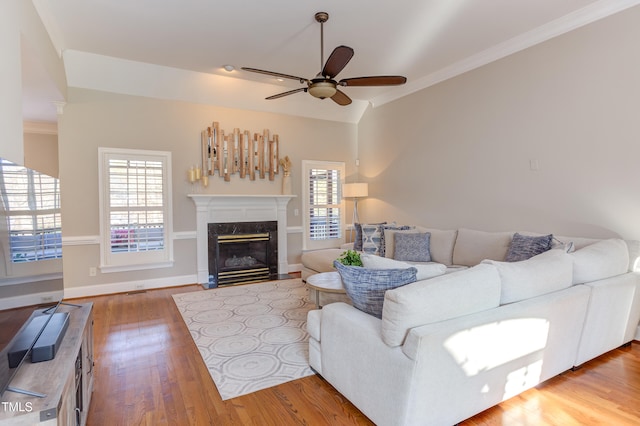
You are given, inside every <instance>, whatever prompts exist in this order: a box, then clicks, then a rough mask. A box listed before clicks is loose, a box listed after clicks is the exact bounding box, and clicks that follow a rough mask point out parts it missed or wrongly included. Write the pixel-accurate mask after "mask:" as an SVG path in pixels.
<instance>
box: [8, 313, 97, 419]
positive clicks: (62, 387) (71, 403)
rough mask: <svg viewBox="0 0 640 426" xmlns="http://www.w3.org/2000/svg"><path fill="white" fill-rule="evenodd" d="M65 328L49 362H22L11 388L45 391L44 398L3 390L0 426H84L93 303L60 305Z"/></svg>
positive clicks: (90, 376) (89, 384) (90, 369)
mask: <svg viewBox="0 0 640 426" xmlns="http://www.w3.org/2000/svg"><path fill="white" fill-rule="evenodd" d="M58 312H69V327H68V329H67V331H66V333H65V336H64V339H63V340H62V344H61V345H60V349H58V353H57V354H56V357H55V358H54V359H53V360H51V361H45V362H39V363H35V364H32V363H30V362H28V361H27V362H25V363H24V364H23V365H22V366H21V367H20V370H19V371H18V374H16V377H14V379H13V381H12V382H11V387H12V388H18V389H24V390H28V391H32V392H37V393H41V394H45V395H46V396H45V397H44V398H39V397H34V396H29V395H24V394H22V393H16V392H10V391H7V392H5V393H4V395H3V396H2V405H1V406H0V425H5V424H6V425H12V426H13V425H36V424H37V425H43V426H50V425H61V426H72V425H84V424H85V423H86V421H87V414H88V412H89V403H90V401H91V392H92V390H93V304H92V303H83V304H81V305H77V306H72V305H61V306H60V308H59V309H58Z"/></svg>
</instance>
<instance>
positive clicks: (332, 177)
mask: <svg viewBox="0 0 640 426" xmlns="http://www.w3.org/2000/svg"><path fill="white" fill-rule="evenodd" d="M302 169H303V179H304V182H303V185H302V187H303V191H304V194H303V203H304V205H303V208H304V212H305V215H304V218H303V221H304V249H307V250H313V249H319V248H327V247H337V246H339V245H340V244H342V243H343V242H344V238H343V232H342V229H343V228H344V204H343V202H342V194H341V192H342V191H341V183H342V181H343V180H344V174H345V171H344V170H345V167H344V163H341V162H329V161H303V162H302Z"/></svg>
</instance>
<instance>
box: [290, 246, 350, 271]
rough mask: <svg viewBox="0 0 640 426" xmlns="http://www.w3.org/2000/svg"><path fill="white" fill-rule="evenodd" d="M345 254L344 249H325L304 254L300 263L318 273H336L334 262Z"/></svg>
mask: <svg viewBox="0 0 640 426" xmlns="http://www.w3.org/2000/svg"><path fill="white" fill-rule="evenodd" d="M342 253H344V250H343V249H323V250H313V251H307V252H304V253H302V256H301V257H300V261H301V262H302V264H303V265H304V267H305V268H307V269H311V270H314V271H316V272H331V271H335V269H334V268H333V261H334V260H336V259H337V258H338V257H340V255H341V254H342Z"/></svg>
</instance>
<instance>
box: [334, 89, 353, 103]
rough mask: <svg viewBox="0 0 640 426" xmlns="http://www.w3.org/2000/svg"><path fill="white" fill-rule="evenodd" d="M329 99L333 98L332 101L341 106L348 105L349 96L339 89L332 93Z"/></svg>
mask: <svg viewBox="0 0 640 426" xmlns="http://www.w3.org/2000/svg"><path fill="white" fill-rule="evenodd" d="M331 99H333V101H334V102H335V103H337V104H338V105H342V106H345V105H349V104H350V103H351V98H350V97H348V96H347V95H345V94H344V92H341V91H340V90H336V93H335V95H333V96H332V97H331Z"/></svg>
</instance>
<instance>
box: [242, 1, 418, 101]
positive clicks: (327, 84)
mask: <svg viewBox="0 0 640 426" xmlns="http://www.w3.org/2000/svg"><path fill="white" fill-rule="evenodd" d="M315 18H316V21H317V22H319V23H320V67H321V68H322V69H321V71H320V72H319V73H318V75H316V76H315V77H314V78H312V79H311V80H309V79H307V78H303V77H296V76H295V75H289V74H282V73H279V72H273V71H265V70H261V69H257V68H247V67H242V69H243V70H245V71H251V72H255V73H259V74H266V75H270V76H273V77H277V78H288V79H291V80H298V81H299V82H300V84H305V83H306V85H307V87H301V88H299V89H295V90H289V91H288V92H284V93H278V94H277V95H273V96H269V97H268V98H266V99H268V100H271V99H278V98H282V97H284V96H289V95H293V94H294V93H298V92H309V93H310V94H311V96H314V97H316V98H320V99H325V98H331V99H333V101H334V102H335V103H337V104H338V105H349V104H350V103H351V98H349V96H347V95H346V94H345V93H344V92H342V91H340V90H339V89H338V86H342V87H348V86H351V87H354V86H360V87H362V86H396V85H400V84H404V83H406V82H407V78H406V77H402V76H399V75H384V76H382V75H381V76H369V77H355V78H344V79H342V80H340V81H336V80H335V77H336V76H337V75H338V74H339V73H340V71H342V70H343V69H344V67H345V66H347V64H348V63H349V61H350V60H351V58H352V57H353V53H354V52H353V49H352V48H350V47H348V46H338V47H336V48H335V49H334V50H333V52H331V55H329V59H327V63H324V54H323V52H324V23H325V22H327V21H328V20H329V14H328V13H327V12H318V13H316V14H315ZM323 64H324V67H323Z"/></svg>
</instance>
